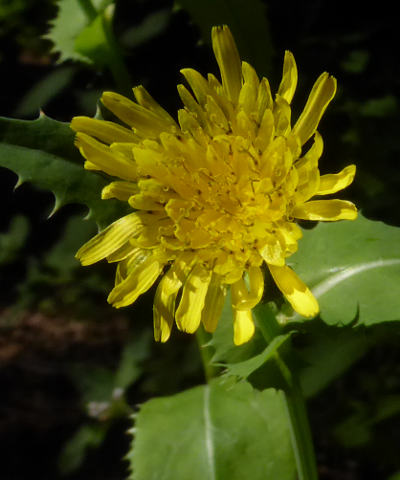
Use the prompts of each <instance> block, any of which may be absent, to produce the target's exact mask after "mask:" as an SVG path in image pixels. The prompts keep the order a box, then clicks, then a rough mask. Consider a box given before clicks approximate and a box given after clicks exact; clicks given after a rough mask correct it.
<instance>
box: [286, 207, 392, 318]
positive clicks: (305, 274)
mask: <svg viewBox="0 0 400 480" xmlns="http://www.w3.org/2000/svg"><path fill="white" fill-rule="evenodd" d="M288 263H289V264H290V265H291V266H292V267H293V268H294V270H295V271H296V273H297V274H298V275H299V276H300V278H301V279H302V280H303V281H304V282H305V283H306V284H307V285H308V286H309V287H310V288H311V290H312V291H313V293H314V295H315V296H316V298H317V299H318V301H319V304H320V307H321V318H322V320H323V321H324V322H326V323H327V324H329V325H348V324H350V323H351V322H353V321H354V320H355V319H356V321H357V324H363V325H373V324H377V323H380V322H388V321H393V320H400V228H397V227H392V226H389V225H386V224H384V223H382V222H376V221H372V220H368V219H366V218H365V217H363V216H362V215H361V214H360V215H359V218H358V219H357V220H355V221H353V222H350V221H345V222H335V223H333V224H328V223H320V224H319V225H317V226H316V227H315V228H314V229H311V230H306V231H304V236H303V238H302V239H301V240H300V242H299V250H298V252H296V253H295V254H294V255H293V256H292V257H290V261H289V262H288ZM303 320H304V319H302V317H300V316H299V315H294V316H293V317H291V318H290V321H303Z"/></svg>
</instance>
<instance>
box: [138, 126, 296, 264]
mask: <svg viewBox="0 0 400 480" xmlns="http://www.w3.org/2000/svg"><path fill="white" fill-rule="evenodd" d="M160 140H161V145H160V144H159V143H156V142H152V143H151V144H150V143H149V142H147V143H146V142H144V143H143V145H142V150H141V151H140V152H139V155H138V154H137V153H138V152H135V155H136V159H137V163H138V167H139V173H140V175H141V180H140V181H139V187H140V189H141V193H140V194H138V195H135V196H134V197H133V198H132V200H131V201H130V203H131V205H132V206H133V207H136V208H138V207H141V208H142V209H143V208H145V209H147V210H152V211H153V212H154V213H157V217H158V214H159V213H160V214H161V211H163V212H164V214H166V216H167V217H166V218H164V222H165V223H164V224H163V225H162V227H160V224H159V222H158V223H157V228H158V232H157V234H156V236H157V238H155V239H154V240H155V242H157V244H160V243H161V244H162V245H164V247H165V248H166V249H167V250H172V251H176V250H185V249H196V250H197V251H198V254H199V256H200V257H201V258H202V260H203V261H205V262H206V263H208V264H209V265H212V266H213V267H215V263H216V262H217V264H218V262H219V259H220V258H221V259H222V258H223V259H224V261H225V265H226V258H227V257H229V259H230V261H231V262H228V263H233V264H234V265H235V266H236V267H237V268H238V269H243V268H248V267H249V266H259V265H261V264H262V262H263V260H267V261H268V263H271V264H276V265H282V264H284V259H285V257H286V256H288V255H290V254H292V253H293V251H294V250H295V249H296V246H297V239H298V238H299V237H300V236H301V234H299V229H298V227H297V225H295V224H293V223H291V222H290V221H289V219H288V217H289V210H290V208H291V205H292V197H293V195H294V194H295V190H296V186H297V183H298V175H297V170H296V168H294V167H293V152H292V151H291V149H290V147H289V142H288V141H287V139H286V138H284V137H276V138H275V139H273V140H271V142H270V144H269V145H268V147H267V148H266V149H265V150H264V151H263V152H261V151H259V150H257V149H256V148H255V146H254V145H253V143H252V142H250V141H249V140H247V139H245V138H243V137H241V136H237V135H229V134H224V135H218V136H215V137H213V138H208V139H207V140H208V141H207V144H206V145H205V146H204V145H202V146H199V145H198V143H197V142H196V141H194V139H193V138H192V137H191V136H190V135H187V136H186V135H184V136H182V135H179V136H176V135H173V134H162V135H161V137H160ZM147 157H151V159H152V162H148V161H147ZM154 165H156V167H155V166H154ZM149 176H150V177H152V178H151V179H148V177H149ZM145 177H147V178H145ZM155 186H157V191H155ZM143 198H144V199H145V201H144V203H143ZM139 200H141V201H142V203H140V202H139ZM141 205H142V206H141ZM143 205H145V207H143ZM158 218H159V217H158ZM222 263H223V262H222V260H221V264H222ZM214 270H215V269H214ZM217 270H218V269H217Z"/></svg>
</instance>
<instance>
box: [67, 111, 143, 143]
mask: <svg viewBox="0 0 400 480" xmlns="http://www.w3.org/2000/svg"><path fill="white" fill-rule="evenodd" d="M71 128H72V130H75V132H83V133H86V134H87V135H90V136H91V137H96V138H97V139H98V140H100V141H102V142H104V143H108V144H110V143H114V142H130V143H136V142H137V141H138V140H139V139H138V137H137V136H136V135H135V134H134V133H133V132H132V130H129V129H128V128H124V127H122V126H121V125H118V124H117V123H114V122H108V121H105V120H98V119H96V118H89V117H74V118H73V119H72V122H71Z"/></svg>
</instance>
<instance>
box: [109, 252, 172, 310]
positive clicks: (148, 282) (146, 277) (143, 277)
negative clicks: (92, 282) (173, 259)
mask: <svg viewBox="0 0 400 480" xmlns="http://www.w3.org/2000/svg"><path fill="white" fill-rule="evenodd" d="M163 266H164V264H163V263H162V262H160V261H159V259H155V258H154V256H152V257H150V258H147V259H146V260H144V261H143V262H141V263H140V264H139V265H137V266H136V268H135V269H134V270H133V271H132V272H130V273H129V275H128V276H127V277H126V278H125V279H124V280H123V281H122V282H121V283H118V285H116V286H115V287H114V288H113V289H112V290H111V292H110V294H109V296H108V298H107V301H108V303H111V304H112V305H113V306H114V307H115V308H121V307H126V306H127V305H130V304H131V303H133V302H135V300H136V299H137V298H138V297H139V295H142V293H144V292H146V291H147V290H148V289H149V288H150V287H151V286H152V285H153V283H154V282H155V281H156V280H157V278H158V276H159V275H160V273H161V271H162V269H163Z"/></svg>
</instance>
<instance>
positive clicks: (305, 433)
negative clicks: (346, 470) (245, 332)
mask: <svg viewBox="0 0 400 480" xmlns="http://www.w3.org/2000/svg"><path fill="white" fill-rule="evenodd" d="M275 360H276V363H277V365H278V367H279V369H280V371H281V373H282V376H283V377H284V378H285V381H286V384H287V388H286V389H285V392H284V395H285V405H286V410H287V413H288V416H289V419H290V435H291V440H292V446H293V451H294V455H295V459H296V465H297V472H298V475H299V480H318V473H317V464H316V459H315V453H314V445H313V441H312V435H311V429H310V424H309V421H308V415H307V408H306V404H305V401H304V396H303V393H302V391H301V387H300V385H299V382H298V379H297V378H296V376H295V375H294V374H293V373H292V372H291V371H290V370H289V368H288V367H287V365H286V363H285V362H284V361H283V360H282V358H281V357H280V356H279V354H278V353H276V358H275Z"/></svg>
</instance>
